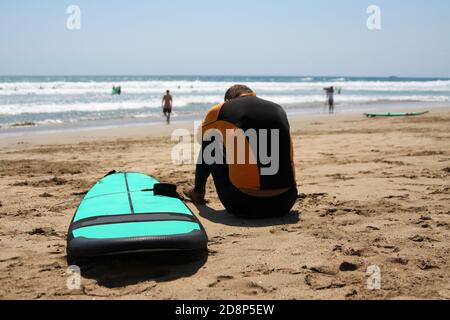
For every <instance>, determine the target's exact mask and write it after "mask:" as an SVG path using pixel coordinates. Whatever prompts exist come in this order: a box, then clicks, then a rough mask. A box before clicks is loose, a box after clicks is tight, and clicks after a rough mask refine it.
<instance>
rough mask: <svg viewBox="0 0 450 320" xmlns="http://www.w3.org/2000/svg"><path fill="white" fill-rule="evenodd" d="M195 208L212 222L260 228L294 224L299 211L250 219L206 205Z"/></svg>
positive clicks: (298, 217)
mask: <svg viewBox="0 0 450 320" xmlns="http://www.w3.org/2000/svg"><path fill="white" fill-rule="evenodd" d="M197 209H198V211H199V213H200V216H201V217H203V218H205V219H207V220H209V221H211V222H214V223H219V224H224V225H227V226H232V227H247V228H261V227H271V226H281V225H289V224H296V223H298V222H299V221H300V212H298V211H291V212H290V213H289V214H287V215H285V216H283V217H277V218H261V219H254V218H252V219H250V218H240V217H237V216H234V215H232V214H230V213H229V212H228V211H226V210H215V209H213V208H210V207H208V206H198V207H197Z"/></svg>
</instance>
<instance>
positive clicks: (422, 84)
mask: <svg viewBox="0 0 450 320" xmlns="http://www.w3.org/2000/svg"><path fill="white" fill-rule="evenodd" d="M307 79H308V80H307ZM309 79H311V78H305V80H304V81H300V82H249V83H246V84H247V85H248V86H250V87H251V88H253V89H254V90H255V91H257V92H295V91H298V92H304V91H315V90H322V88H324V87H327V86H330V85H334V86H335V87H336V88H341V89H342V90H343V91H367V92H379V91H385V92H396V91H398V92H412V91H418V92H426V91H428V92H430V91H431V92H450V81H448V80H445V81H444V80H443V81H405V82H389V81H345V79H344V78H340V79H336V80H333V81H328V82H308V81H309ZM114 85H121V86H122V92H123V94H161V93H163V92H165V90H167V89H170V90H171V91H172V92H173V93H177V94H182V93H187V94H220V95H223V93H224V92H225V90H226V89H227V88H228V87H230V86H231V85H233V83H231V82H211V81H210V82H208V81H128V82H121V83H108V82H46V83H37V82H16V83H1V82H0V88H1V90H0V96H10V95H11V96H14V95H37V96H43V95H83V94H91V95H92V94H97V95H109V94H110V93H111V89H112V87H113V86H114Z"/></svg>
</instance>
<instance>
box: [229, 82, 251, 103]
mask: <svg viewBox="0 0 450 320" xmlns="http://www.w3.org/2000/svg"><path fill="white" fill-rule="evenodd" d="M245 93H253V90H252V89H250V88H249V87H247V86H244V85H242V84H236V85H234V86H232V87H231V88H230V89H228V90H227V93H225V101H229V100H233V99H236V98H239V97H240V96H241V95H243V94H245Z"/></svg>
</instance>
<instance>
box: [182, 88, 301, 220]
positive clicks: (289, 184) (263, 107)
mask: <svg viewBox="0 0 450 320" xmlns="http://www.w3.org/2000/svg"><path fill="white" fill-rule="evenodd" d="M213 132H215V134H213ZM216 134H217V135H218V136H220V137H221V139H217V138H216ZM229 134H231V136H230V135H229ZM211 135H212V137H211ZM251 136H252V138H250V137H251ZM233 140H234V142H233ZM239 140H240V142H241V144H239ZM236 141H237V142H236ZM229 142H231V143H232V144H229ZM217 143H218V145H217ZM242 145H245V150H242V149H241V147H240V146H242ZM211 147H214V148H211ZM211 149H213V150H214V151H213V153H214V154H215V155H214V156H213V157H214V159H215V160H218V161H216V162H214V161H213V163H212V162H210V161H206V157H207V156H208V151H209V150H211ZM240 152H241V153H242V154H241V155H240ZM219 153H220V154H219ZM264 154H265V155H266V156H265V155H264ZM268 155H270V157H271V159H270V161H267V160H268V159H267V158H268ZM241 156H242V157H241ZM274 159H275V160H274ZM275 162H276V163H275ZM211 163H212V164H211ZM274 168H275V169H274ZM210 175H212V176H213V178H214V183H215V186H216V190H217V193H218V195H219V198H220V200H221V202H222V204H223V205H224V207H225V208H226V209H227V211H228V212H230V213H232V214H235V215H237V216H241V217H247V218H263V217H274V216H282V215H285V214H287V213H289V212H290V210H291V209H292V207H293V206H294V204H295V202H296V199H297V184H296V181H295V168H294V160H293V146H292V140H291V137H290V127H289V122H288V119H287V116H286V113H285V111H284V110H283V108H282V107H281V106H279V105H277V104H275V103H273V102H270V101H266V100H262V99H260V98H258V97H256V94H255V93H254V92H253V91H252V90H251V89H249V88H248V87H246V86H243V85H236V86H233V87H231V88H230V89H229V90H228V91H227V93H226V95H225V103H222V104H219V105H217V106H215V107H213V108H212V109H211V110H210V111H209V112H208V113H207V115H206V117H205V120H204V121H203V124H202V152H201V154H200V157H199V161H198V164H197V167H196V173H195V187H194V188H190V189H188V190H185V192H184V193H185V195H186V196H187V197H188V198H190V199H191V200H192V201H193V202H194V203H195V204H196V205H203V204H205V203H206V202H205V189H206V182H207V180H208V177H209V176H210Z"/></svg>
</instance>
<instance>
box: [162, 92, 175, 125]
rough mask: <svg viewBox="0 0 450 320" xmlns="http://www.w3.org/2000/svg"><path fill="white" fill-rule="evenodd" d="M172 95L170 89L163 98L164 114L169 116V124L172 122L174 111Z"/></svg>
mask: <svg viewBox="0 0 450 320" xmlns="http://www.w3.org/2000/svg"><path fill="white" fill-rule="evenodd" d="M172 102H173V99H172V96H171V95H170V91H169V90H167V91H166V95H165V96H164V97H163V98H162V103H163V113H164V116H165V117H166V118H167V124H170V115H171V113H172Z"/></svg>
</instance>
